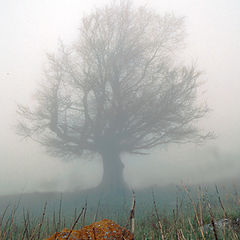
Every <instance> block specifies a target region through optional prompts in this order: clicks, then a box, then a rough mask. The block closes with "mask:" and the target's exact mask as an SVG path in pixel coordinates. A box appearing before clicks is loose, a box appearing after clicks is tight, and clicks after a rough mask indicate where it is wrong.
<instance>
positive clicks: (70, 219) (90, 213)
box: [0, 185, 240, 240]
mask: <svg viewBox="0 0 240 240" xmlns="http://www.w3.org/2000/svg"><path fill="white" fill-rule="evenodd" d="M227 189H228V190H229V191H226V189H225V190H224V189H223V188H218V187H216V186H215V187H211V188H208V189H206V188H205V187H194V188H193V187H191V188H190V187H186V186H184V185H182V186H180V187H178V190H176V194H175V200H174V201H172V200H173V199H172V198H171V197H173V196H172V195H171V194H169V195H168V196H165V201H163V200H162V199H164V197H163V196H160V195H161V192H160V193H159V192H158V191H157V190H156V192H155V190H154V191H152V190H149V191H145V192H141V193H138V192H137V193H136V207H135V208H134V212H135V216H134V219H133V220H134V222H135V225H134V229H133V231H134V237H135V239H137V240H138V239H139V240H147V239H165V240H167V239H183V240H184V239H226V240H228V239H240V212H239V210H240V198H239V196H238V191H237V188H236V187H233V188H231V189H229V188H227ZM223 190H224V192H223ZM170 192H171V193H172V191H170ZM159 194H160V195H159ZM170 196H171V197H170ZM56 202H57V206H56V208H55V209H53V208H52V205H51V204H50V205H49V204H48V202H45V203H44V204H43V205H42V206H41V213H39V214H34V213H33V212H34V211H33V212H31V210H30V209H28V208H27V207H26V206H22V204H21V199H20V200H18V201H16V202H15V203H10V204H9V205H6V206H5V207H4V208H2V209H1V216H0V229H1V232H0V239H1V240H18V239H19V240H20V239H21V240H36V239H38V240H39V239H44V238H47V237H49V236H50V235H51V234H53V233H55V232H57V231H60V230H62V229H63V228H69V229H73V228H74V229H80V228H82V227H83V226H85V225H88V224H90V223H92V222H94V221H97V220H101V219H104V218H109V219H112V220H114V221H115V222H116V223H118V224H119V225H121V226H124V227H127V228H129V229H130V225H131V224H130V221H129V214H130V210H131V208H132V207H131V203H132V200H131V199H127V200H125V201H123V202H122V203H119V202H118V203H117V204H116V205H114V202H113V200H111V203H112V204H108V203H107V202H104V203H105V204H104V203H103V202H101V201H100V200H99V201H97V200H96V201H95V205H94V204H93V203H94V201H92V204H90V202H91V201H90V200H89V203H88V201H87V200H86V199H84V200H83V201H80V200H79V203H80V202H81V203H80V204H79V205H81V206H79V207H78V208H74V207H73V208H72V209H71V206H68V208H67V209H68V211H65V210H64V208H66V205H64V197H61V198H59V199H58V200H57V201H56ZM163 202H164V204H163ZM80 213H81V214H80ZM79 214H80V215H79ZM131 220H132V219H131Z"/></svg>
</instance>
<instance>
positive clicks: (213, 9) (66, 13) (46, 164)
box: [0, 0, 240, 194]
mask: <svg viewBox="0 0 240 240" xmlns="http://www.w3.org/2000/svg"><path fill="white" fill-rule="evenodd" d="M108 2H109V1H107V0H105V1H104V0H88V1H82V0H21V1H19V0H6V1H4V0H0V30H1V31H0V34H1V36H0V110H1V112H0V113H1V117H0V126H1V130H0V133H1V134H0V194H9V193H15V192H17V193H19V192H31V191H65V190H74V189H81V188H85V187H88V186H94V185H97V184H98V182H99V181H100V179H101V174H102V166H101V163H100V161H97V160H96V159H95V160H92V161H84V160H81V159H76V160H75V161H72V162H63V161H60V160H59V159H55V158H50V157H49V156H47V155H46V153H45V152H44V149H43V148H41V147H39V146H38V145H37V144H35V143H33V142H31V141H23V140H22V139H21V138H20V137H19V136H17V135H16V134H15V129H14V126H15V124H16V121H17V115H16V104H17V103H23V104H29V105H31V102H33V101H34V97H33V95H34V91H35V89H36V88H37V86H38V84H39V82H40V80H41V79H42V78H43V77H44V74H43V69H44V66H46V64H47V61H46V56H45V53H46V52H55V51H56V50H57V45H58V42H59V39H61V40H62V41H63V42H64V43H66V44H68V43H71V42H72V41H74V40H75V39H76V38H77V36H78V26H79V23H80V19H81V16H83V15H86V14H87V13H89V12H91V9H94V8H95V7H100V6H102V5H104V4H106V3H108ZM135 4H136V5H140V4H145V5H146V6H148V7H151V8H153V9H155V10H156V11H157V12H159V13H160V14H161V13H165V12H174V13H175V14H176V15H177V16H185V17H186V19H185V25H186V33H187V35H186V41H185V42H186V48H185V50H184V51H183V52H181V59H182V61H184V62H186V63H188V64H189V63H190V64H191V63H194V64H196V65H197V66H198V69H199V70H201V71H202V72H203V75H202V76H201V79H202V80H203V82H205V84H204V85H203V87H202V89H201V91H202V92H203V93H204V95H202V96H201V98H200V101H207V103H208V105H209V107H210V108H211V109H212V110H211V112H210V113H209V115H208V116H207V117H206V118H205V119H204V120H203V121H202V122H201V127H203V128H205V129H207V130H211V131H214V132H215V134H216V136H217V138H216V140H214V141H209V142H207V143H206V144H205V145H203V146H195V145H187V146H176V145H169V146H167V147H163V148H161V149H160V150H159V151H154V153H153V154H152V155H149V156H144V157H139V156H138V157H135V156H134V157H133V156H130V157H129V156H125V157H124V163H125V165H126V169H125V173H124V175H125V179H126V180H128V182H129V184H130V185H131V186H136V187H139V186H148V185H152V184H157V185H164V184H168V183H179V182H180V181H181V180H183V181H185V182H187V183H191V182H192V183H198V182H207V181H217V180H219V179H221V178H222V179H228V178H235V177H237V176H238V174H239V172H240V148H239V145H240V107H239V105H240V14H239V13H240V1H239V0H210V1H209V0H181V1H179V0H148V1H139V0H138V1H135ZM135 163H138V164H137V165H136V164H135ZM140 176H141V177H140Z"/></svg>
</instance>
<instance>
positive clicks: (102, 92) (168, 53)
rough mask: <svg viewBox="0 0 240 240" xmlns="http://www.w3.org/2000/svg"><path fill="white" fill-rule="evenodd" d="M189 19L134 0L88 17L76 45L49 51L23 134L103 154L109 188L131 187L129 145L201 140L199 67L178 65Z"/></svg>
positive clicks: (59, 148) (54, 149)
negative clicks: (127, 173) (125, 161)
mask: <svg viewBox="0 0 240 240" xmlns="http://www.w3.org/2000/svg"><path fill="white" fill-rule="evenodd" d="M183 38H184V34H183V19H182V18H177V17H175V16H173V15H172V14H170V15H164V16H160V15H159V14H156V13H155V12H153V11H150V10H147V9H146V8H145V7H141V8H134V7H132V6H131V4H130V3H129V2H124V1H123V2H120V3H119V4H112V5H109V6H106V7H104V8H102V9H97V10H96V11H95V12H93V13H92V14H90V15H88V16H87V17H84V18H83V19H82V22H81V26H80V36H79V39H78V40H77V41H76V42H75V44H73V45H71V46H70V47H64V46H63V45H61V47H60V50H59V52H58V54H57V55H49V56H48V59H49V69H48V70H47V71H46V78H45V81H44V82H43V84H42V85H41V87H40V88H39V90H38V92H37V105H36V106H35V107H32V108H29V107H26V106H19V109H18V112H19V114H20V115H21V118H20V122H19V124H18V134H20V135H23V136H25V137H31V138H32V139H34V140H37V141H39V142H40V143H41V144H43V145H44V146H46V148H47V150H48V152H49V153H51V154H55V155H57V156H59V155H60V156H61V157H69V156H72V155H73V156H81V155H82V154H89V153H95V154H98V155H100V156H101V157H102V161H103V167H104V174H103V179H102V183H101V186H102V187H103V188H115V189H118V190H119V189H123V188H125V183H124V180H123V169H124V166H123V163H122V162H121V155H122V154H123V153H131V154H142V153H147V152H149V150H150V149H152V148H154V147H157V146H159V145H161V144H168V143H175V142H178V143H186V142H190V141H197V142H199V141H203V140H204V139H205V138H207V137H208V136H209V134H208V133H207V134H203V133H201V132H200V131H199V129H198V127H197V126H196V120H198V119H200V118H202V117H203V116H204V115H205V114H206V113H207V111H208V109H207V107H206V106H205V105H200V104H198V103H197V89H198V86H199V84H198V79H199V75H200V74H199V72H198V71H196V70H195V68H194V67H190V68H188V67H186V66H179V65H178V66H176V64H175V62H174V59H175V58H176V50H177V48H178V47H179V46H181V45H182V41H183Z"/></svg>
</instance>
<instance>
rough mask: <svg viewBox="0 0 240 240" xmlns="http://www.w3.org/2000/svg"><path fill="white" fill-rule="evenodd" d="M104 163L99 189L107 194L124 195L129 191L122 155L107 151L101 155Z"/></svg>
mask: <svg viewBox="0 0 240 240" xmlns="http://www.w3.org/2000/svg"><path fill="white" fill-rule="evenodd" d="M101 157H102V161H103V178H102V181H101V183H100V185H99V189H100V190H101V191H104V192H106V193H120V194H122V193H124V192H126V191H127V190H129V189H128V187H127V184H126V183H125V181H124V179H123V170H124V164H123V163H122V161H121V158H120V154H118V153H116V152H114V151H111V149H109V150H108V151H105V152H103V153H102V154H101Z"/></svg>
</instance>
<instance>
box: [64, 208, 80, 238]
mask: <svg viewBox="0 0 240 240" xmlns="http://www.w3.org/2000/svg"><path fill="white" fill-rule="evenodd" d="M83 212H84V207H83V208H82V210H81V212H80V214H79V215H78V217H77V219H76V221H75V222H74V224H73V226H72V227H71V230H70V232H69V233H68V235H67V237H66V240H68V239H69V237H70V235H71V234H72V231H73V229H74V228H75V226H76V224H77V223H78V220H79V218H80V217H81V216H82V214H83Z"/></svg>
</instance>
